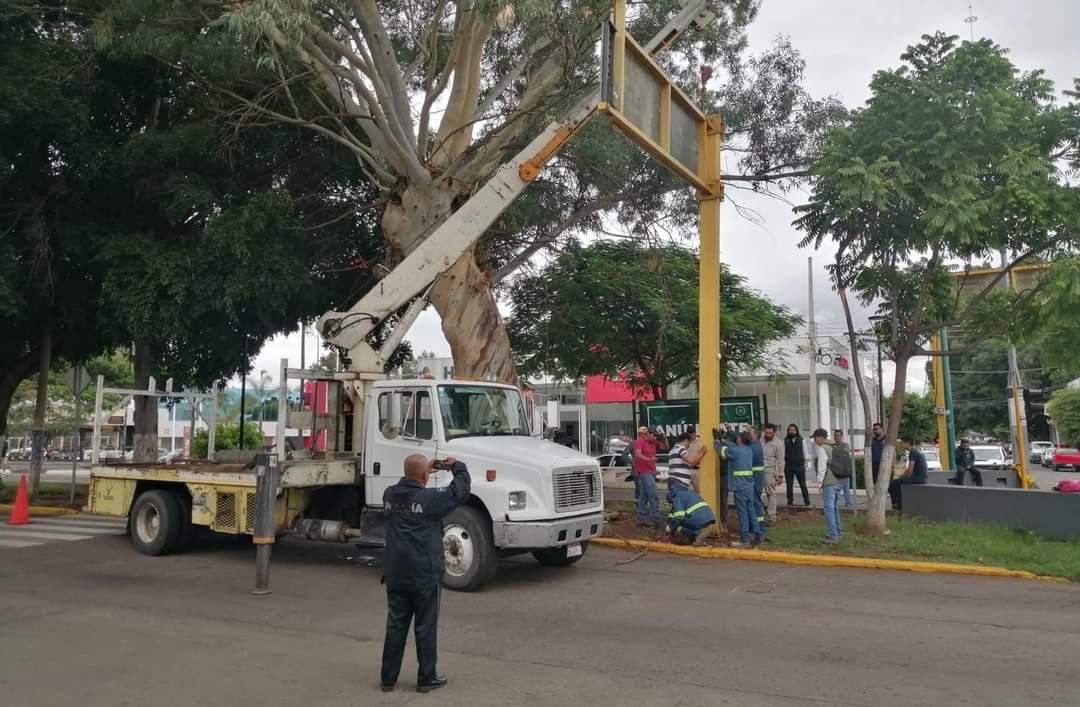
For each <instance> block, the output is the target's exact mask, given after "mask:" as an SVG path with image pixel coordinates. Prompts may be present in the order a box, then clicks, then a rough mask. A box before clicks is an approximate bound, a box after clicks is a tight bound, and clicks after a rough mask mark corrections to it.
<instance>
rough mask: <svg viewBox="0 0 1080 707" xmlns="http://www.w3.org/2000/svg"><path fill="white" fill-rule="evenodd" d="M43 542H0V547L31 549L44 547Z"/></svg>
mask: <svg viewBox="0 0 1080 707" xmlns="http://www.w3.org/2000/svg"><path fill="white" fill-rule="evenodd" d="M44 544H45V543H43V542H32V541H30V542H26V541H23V540H0V547H33V546H34V545H44Z"/></svg>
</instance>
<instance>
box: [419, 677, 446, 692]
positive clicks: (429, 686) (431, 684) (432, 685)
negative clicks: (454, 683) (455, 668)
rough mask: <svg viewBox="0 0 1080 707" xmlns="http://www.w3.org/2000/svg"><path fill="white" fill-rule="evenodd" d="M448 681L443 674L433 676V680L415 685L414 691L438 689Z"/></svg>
mask: <svg viewBox="0 0 1080 707" xmlns="http://www.w3.org/2000/svg"><path fill="white" fill-rule="evenodd" d="M448 682H450V681H449V680H447V679H446V678H445V677H444V676H442V675H440V676H439V677H437V678H435V682H426V683H424V684H423V685H417V686H416V691H417V692H419V693H427V692H431V691H432V690H438V689H439V688H440V687H445V686H446V683H448Z"/></svg>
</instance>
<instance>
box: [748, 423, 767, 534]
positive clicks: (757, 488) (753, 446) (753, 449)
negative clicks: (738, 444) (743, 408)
mask: <svg viewBox="0 0 1080 707" xmlns="http://www.w3.org/2000/svg"><path fill="white" fill-rule="evenodd" d="M747 431H748V432H749V433H750V440H751V442H750V453H751V454H752V455H753V466H752V468H751V471H753V472H754V513H756V514H757V522H758V523H759V524H761V525H765V504H764V503H763V502H762V500H761V496H762V494H764V493H765V449H764V447H762V446H761V438H760V437H759V436H758V430H757V428H756V427H753V426H751V427H750V428H749V429H748V430H747Z"/></svg>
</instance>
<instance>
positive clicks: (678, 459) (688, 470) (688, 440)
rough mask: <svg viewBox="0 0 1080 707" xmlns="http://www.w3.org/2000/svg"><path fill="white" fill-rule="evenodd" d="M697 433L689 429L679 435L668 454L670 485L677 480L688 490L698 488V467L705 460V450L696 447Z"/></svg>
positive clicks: (698, 446)
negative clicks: (672, 480) (673, 480)
mask: <svg viewBox="0 0 1080 707" xmlns="http://www.w3.org/2000/svg"><path fill="white" fill-rule="evenodd" d="M696 440H697V433H696V432H694V431H693V430H692V429H689V428H687V430H686V431H685V432H683V433H682V434H680V435H679V438H678V439H677V440H676V441H675V444H673V445H672V446H671V451H669V452H668V462H667V465H668V483H670V482H671V479H677V480H678V481H680V482H682V484H683V485H684V486H686V488H688V489H697V488H698V466H699V465H700V464H701V460H702V459H704V458H705V449H704V448H703V447H701V446H700V445H696V446H695V445H694V442H695V441H696Z"/></svg>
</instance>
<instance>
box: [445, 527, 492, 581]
mask: <svg viewBox="0 0 1080 707" xmlns="http://www.w3.org/2000/svg"><path fill="white" fill-rule="evenodd" d="M443 553H444V556H445V558H446V572H445V573H444V574H443V586H444V587H446V588H447V589H453V590H455V591H459V592H473V591H476V590H477V589H479V588H480V587H482V586H484V585H485V584H487V583H488V582H490V581H491V580H492V578H494V577H495V570H496V569H497V568H498V563H499V558H498V555H497V554H496V552H495V543H494V542H493V541H492V538H491V522H490V521H488V519H487V518H486V517H485V516H484V514H483V513H481V512H480V511H479V510H477V509H476V508H473V507H471V506H460V507H459V508H456V509H454V511H453V512H452V513H450V515H448V516H446V518H445V519H444V520H443Z"/></svg>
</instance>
